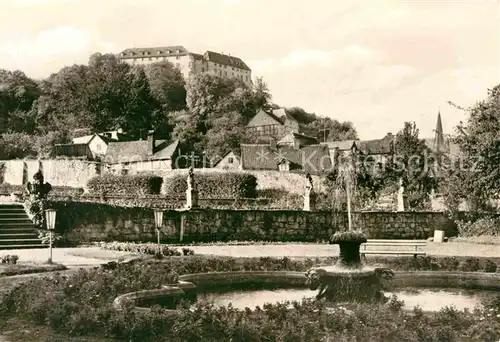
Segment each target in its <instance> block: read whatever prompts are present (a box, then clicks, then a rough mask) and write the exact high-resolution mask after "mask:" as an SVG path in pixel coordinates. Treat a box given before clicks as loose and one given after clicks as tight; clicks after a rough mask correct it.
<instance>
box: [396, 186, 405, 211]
mask: <svg viewBox="0 0 500 342" xmlns="http://www.w3.org/2000/svg"><path fill="white" fill-rule="evenodd" d="M406 209H407V203H406V194H405V188H404V186H403V180H400V181H399V189H398V195H397V211H406Z"/></svg>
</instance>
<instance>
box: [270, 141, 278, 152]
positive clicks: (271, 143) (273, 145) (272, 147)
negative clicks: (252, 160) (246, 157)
mask: <svg viewBox="0 0 500 342" xmlns="http://www.w3.org/2000/svg"><path fill="white" fill-rule="evenodd" d="M269 147H270V148H271V150H273V151H276V149H277V148H276V139H273V138H271V139H269Z"/></svg>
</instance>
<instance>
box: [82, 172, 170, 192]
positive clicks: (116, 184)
mask: <svg viewBox="0 0 500 342" xmlns="http://www.w3.org/2000/svg"><path fill="white" fill-rule="evenodd" d="M162 183H163V179H162V178H161V177H159V176H154V175H104V176H97V177H94V178H92V179H91V180H89V182H88V183H87V187H88V190H89V193H91V194H95V195H112V196H113V195H129V196H130V195H132V196H133V195H153V194H159V193H160V190H161V185H162Z"/></svg>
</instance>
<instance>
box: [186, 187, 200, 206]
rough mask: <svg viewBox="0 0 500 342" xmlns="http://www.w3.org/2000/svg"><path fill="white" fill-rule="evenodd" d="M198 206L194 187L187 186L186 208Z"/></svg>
mask: <svg viewBox="0 0 500 342" xmlns="http://www.w3.org/2000/svg"><path fill="white" fill-rule="evenodd" d="M197 207H198V192H197V191H196V189H192V188H191V189H190V188H188V189H187V190H186V208H187V209H193V208H197Z"/></svg>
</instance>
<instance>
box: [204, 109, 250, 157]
mask: <svg viewBox="0 0 500 342" xmlns="http://www.w3.org/2000/svg"><path fill="white" fill-rule="evenodd" d="M244 135H245V121H244V118H243V117H242V116H241V115H240V114H239V113H237V112H230V113H227V114H226V115H224V116H222V117H220V118H218V119H216V120H214V122H213V123H212V127H211V128H210V129H209V130H208V132H207V134H206V145H205V151H206V153H207V155H208V157H209V158H210V159H211V160H215V159H217V157H222V156H224V155H225V154H226V153H227V152H230V151H234V152H235V153H239V151H240V143H241V141H242V140H243V137H244Z"/></svg>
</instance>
